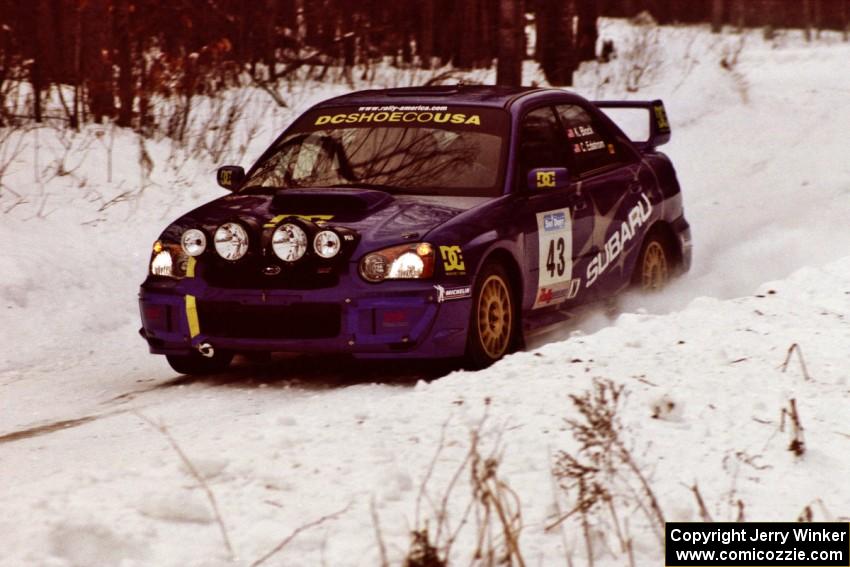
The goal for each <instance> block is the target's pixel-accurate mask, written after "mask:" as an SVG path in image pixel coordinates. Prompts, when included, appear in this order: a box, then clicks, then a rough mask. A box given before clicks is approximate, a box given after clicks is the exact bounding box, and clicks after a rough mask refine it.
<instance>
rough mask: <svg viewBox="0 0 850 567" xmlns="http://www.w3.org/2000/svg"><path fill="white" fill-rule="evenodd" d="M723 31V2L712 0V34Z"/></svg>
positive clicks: (721, 0)
mask: <svg viewBox="0 0 850 567" xmlns="http://www.w3.org/2000/svg"><path fill="white" fill-rule="evenodd" d="M722 29H723V0H711V33H720V31H721V30H722Z"/></svg>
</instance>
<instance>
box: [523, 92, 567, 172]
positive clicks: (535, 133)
mask: <svg viewBox="0 0 850 567" xmlns="http://www.w3.org/2000/svg"><path fill="white" fill-rule="evenodd" d="M559 130H560V124H559V123H558V119H557V117H556V116H555V113H554V112H553V111H552V108H551V107H549V106H546V107H543V108H538V109H536V110H532V111H531V112H529V113H528V114H526V115H525V117H524V118H523V119H522V123H521V126H520V138H519V139H520V145H519V161H520V175H521V177H520V180H524V179H525V178H526V176H527V175H528V172H529V171H531V170H532V169H534V168H536V167H566V166H567V151H566V147H565V146H564V137H563V134H561V132H560V131H559Z"/></svg>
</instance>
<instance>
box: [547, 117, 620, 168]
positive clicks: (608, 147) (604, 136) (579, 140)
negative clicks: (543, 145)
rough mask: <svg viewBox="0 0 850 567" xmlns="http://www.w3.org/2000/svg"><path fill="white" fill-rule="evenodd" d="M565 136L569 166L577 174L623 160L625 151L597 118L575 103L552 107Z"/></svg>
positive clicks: (607, 166)
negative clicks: (559, 119)
mask: <svg viewBox="0 0 850 567" xmlns="http://www.w3.org/2000/svg"><path fill="white" fill-rule="evenodd" d="M555 108H556V110H557V112H558V116H559V117H560V118H561V124H562V127H563V128H564V130H565V133H566V136H567V142H568V145H569V153H570V154H571V158H572V168H571V170H572V171H574V172H575V173H576V174H578V175H585V174H588V173H592V172H594V171H596V170H600V169H607V168H609V167H611V166H615V165H618V164H620V163H622V162H624V161H626V159H627V158H626V153H625V151H624V150H623V148H622V146H620V144H619V143H618V142H617V141H616V140H615V139H614V136H612V135H611V134H610V132H608V131H607V129H605V128H604V127H603V126H602V125H600V124H599V121H598V120H596V119H594V118H593V117H592V116H591V115H590V114H589V113H588V112H587V111H586V110H585V109H583V108H582V107H580V106H575V105H566V104H562V105H558V106H556V107H555Z"/></svg>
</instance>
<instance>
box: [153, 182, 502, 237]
mask: <svg viewBox="0 0 850 567" xmlns="http://www.w3.org/2000/svg"><path fill="white" fill-rule="evenodd" d="M490 200H491V199H490V198H488V197H447V196H434V195H391V194H389V193H386V192H383V191H375V190H371V189H309V190H303V189H302V190H296V189H289V190H285V191H279V192H277V193H276V194H247V195H242V194H238V193H235V194H230V195H225V196H224V197H221V198H219V199H216V200H214V201H211V202H209V203H207V204H205V205H202V206H200V207H198V208H197V209H195V210H193V211H191V212H189V213H187V214H186V215H184V216H182V217H180V218H179V219H178V220H177V221H176V222H175V223H174V224H172V225H171V226H170V227H169V228H168V229H167V230H166V232H165V233H163V237H164V238H168V237H171V238H173V239H178V238H179V235H180V234H181V233H182V231H183V230H185V229H187V228H191V227H203V228H204V229H206V230H207V231H208V233H211V232H213V231H214V230H215V228H216V227H218V226H219V225H220V224H222V223H224V222H228V221H234V220H241V221H243V222H244V223H246V224H248V225H249V226H251V227H254V229H255V230H259V227H262V226H263V225H265V224H267V223H269V222H271V221H275V222H276V220H277V219H278V218H283V217H286V216H299V217H302V218H308V219H311V220H313V221H321V222H323V223H325V224H326V225H327V226H342V227H346V228H349V229H352V230H354V231H356V232H357V233H358V234H359V235H360V241H361V244H362V245H366V246H367V247H376V246H381V245H391V244H396V243H398V242H403V241H415V240H417V239H421V238H423V237H424V236H425V235H426V234H427V233H428V232H430V231H431V230H432V229H434V228H436V227H437V226H439V225H441V224H443V223H445V222H447V221H448V220H450V219H452V218H454V217H455V216H457V215H459V214H460V213H462V212H464V211H467V210H469V209H471V208H473V207H475V206H478V205H480V204H483V203H485V202H488V201H490Z"/></svg>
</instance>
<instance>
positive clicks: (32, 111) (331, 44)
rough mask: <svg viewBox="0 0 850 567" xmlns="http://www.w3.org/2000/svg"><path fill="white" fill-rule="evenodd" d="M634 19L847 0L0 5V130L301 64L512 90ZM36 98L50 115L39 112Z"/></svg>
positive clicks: (144, 104) (751, 12)
mask: <svg viewBox="0 0 850 567" xmlns="http://www.w3.org/2000/svg"><path fill="white" fill-rule="evenodd" d="M641 13H648V14H649V15H651V17H652V20H654V21H655V22H657V23H659V24H675V23H698V22H706V23H710V24H711V26H712V29H713V30H714V31H720V30H721V29H722V27H723V26H724V25H730V26H735V27H738V28H744V27H764V28H765V34H769V33H773V30H776V29H778V28H792V27H795V28H802V29H804V30H805V33H806V35H807V37H812V36H813V35H816V34H817V33H819V30H822V29H832V30H842V31H843V32H844V34H845V38H846V36H847V32H848V29H850V0H689V1H687V2H683V1H679V0H407V1H405V2H398V1H390V0H362V1H359V2H350V1H347V0H257V1H254V2H247V3H246V2H241V1H239V0H181V1H174V2H161V1H156V0H32V1H28V2H20V1H19V0H0V127H1V126H14V125H15V124H17V123H20V122H21V121H32V120H34V121H35V122H42V121H43V120H45V119H47V118H49V119H59V120H63V121H66V122H67V124H68V125H70V126H71V127H72V128H79V126H80V124H82V123H86V122H103V121H104V120H111V121H114V122H115V123H116V124H118V125H120V126H126V127H133V128H136V129H138V130H140V131H144V130H145V129H146V128H147V127H149V126H150V124H151V122H152V117H151V104H152V103H151V100H152V99H153V98H155V97H166V98H176V99H177V100H181V99H182V100H184V101H189V100H190V99H191V98H192V97H193V96H198V95H205V94H212V93H215V92H217V91H220V90H222V89H225V88H228V87H231V86H237V85H244V84H246V81H247V83H248V84H254V85H256V86H258V87H261V88H263V89H265V90H266V91H267V92H269V94H270V95H272V97H273V98H274V99H275V101H276V102H277V103H278V104H280V105H282V106H285V105H286V101H285V100H283V98H282V97H280V96H279V94H278V90H277V89H276V88H275V85H277V84H278V83H279V82H280V81H287V80H292V79H293V77H295V76H296V75H298V73H299V72H302V71H303V70H304V69H305V68H307V69H309V72H310V76H311V78H313V79H316V80H324V79H325V78H326V77H328V76H329V69H341V70H342V72H341V73H335V74H334V76H335V77H341V78H342V79H343V80H346V79H347V80H348V82H349V83H350V85H351V86H352V88H353V87H354V84H353V80H352V77H353V75H354V74H355V73H358V74H360V75H362V76H364V77H365V76H368V74H369V73H370V69H372V68H373V67H374V66H376V65H378V64H382V63H386V64H389V65H393V66H396V67H402V68H422V69H433V68H440V67H443V66H451V67H453V68H456V69H473V68H490V67H492V66H493V64H494V62H495V63H496V64H497V69H498V73H497V81H498V82H499V83H501V84H515V85H518V84H520V83H521V76H522V75H521V69H522V62H523V60H526V59H533V60H535V61H537V62H538V63H539V65H540V68H541V70H542V72H543V74H544V76H545V77H546V80H547V81H548V82H549V84H551V85H558V86H568V85H571V84H572V76H573V72H574V71H575V70H576V69H577V68H578V65H579V64H580V63H581V62H583V61H588V60H593V59H596V58H599V57H603V58H604V57H607V56H608V55H609V52H610V51H611V50H615V49H616V46H613V45H608V46H603V47H602V48H601V49H600V45H599V43H600V42H599V41H598V37H597V20H598V18H599V17H634V16H636V15H638V14H641ZM528 30H533V34H529V33H527V32H528ZM439 78H440V75H436V76H435V77H433V78H432V80H434V81H437V80H439ZM22 84H26V85H28V86H29V87H28V89H27V90H26V94H25V96H21V90H20V86H21V85H22ZM51 97H52V98H51ZM47 99H51V100H52V99H58V108H61V112H60V113H59V114H58V115H57V114H56V113H53V114H51V115H49V116H48V115H46V111H45V108H46V107H47V104H46V103H45V100H47Z"/></svg>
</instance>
